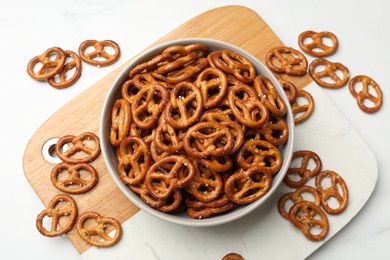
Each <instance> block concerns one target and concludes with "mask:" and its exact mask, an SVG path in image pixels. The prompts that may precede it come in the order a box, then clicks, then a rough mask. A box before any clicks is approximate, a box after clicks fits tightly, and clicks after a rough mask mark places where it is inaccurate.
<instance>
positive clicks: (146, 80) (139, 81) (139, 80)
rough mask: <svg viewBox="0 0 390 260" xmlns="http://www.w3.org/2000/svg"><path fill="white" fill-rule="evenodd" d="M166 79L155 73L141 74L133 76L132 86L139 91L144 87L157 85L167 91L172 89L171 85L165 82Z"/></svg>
mask: <svg viewBox="0 0 390 260" xmlns="http://www.w3.org/2000/svg"><path fill="white" fill-rule="evenodd" d="M166 81H167V79H166V77H164V76H162V75H160V74H158V73H156V72H143V73H139V74H137V75H135V76H134V78H133V84H134V86H135V87H136V88H138V89H141V88H143V87H144V86H147V85H150V84H154V83H158V84H160V85H162V86H164V87H166V88H167V89H170V88H173V85H172V84H170V83H168V82H166Z"/></svg>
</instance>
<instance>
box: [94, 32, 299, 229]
mask: <svg viewBox="0 0 390 260" xmlns="http://www.w3.org/2000/svg"><path fill="white" fill-rule="evenodd" d="M192 43H202V44H205V45H206V46H208V48H209V51H210V52H211V51H216V50H222V49H227V50H232V51H235V52H237V53H239V54H241V55H243V56H244V57H246V58H247V59H249V61H251V62H252V63H253V65H254V66H255V68H256V71H257V74H258V75H263V76H266V77H268V78H269V79H270V80H271V82H272V83H273V84H274V86H276V88H277V91H278V92H279V94H280V96H281V97H282V99H283V101H284V102H285V104H289V101H288V99H287V96H286V94H285V92H284V91H283V89H282V87H281V86H280V84H279V82H278V81H277V79H276V78H275V77H274V75H273V74H272V72H271V71H270V70H269V69H268V68H267V67H266V66H265V65H264V64H263V63H261V62H260V61H259V60H258V59H257V58H256V57H255V56H253V55H251V54H250V53H248V52H247V51H245V50H243V49H241V48H239V47H237V46H234V45H232V44H229V43H226V42H222V41H219V40H214V39H208V38H207V39H206V38H185V39H179V40H173V41H169V42H165V43H163V44H160V45H158V46H155V47H153V48H151V49H149V50H147V51H145V52H144V53H142V54H140V55H138V56H137V57H136V58H134V59H133V60H132V61H131V62H130V63H129V64H128V65H127V66H126V67H125V68H124V69H123V70H122V71H121V72H120V73H119V75H118V76H117V78H116V80H115V81H114V82H113V84H112V86H111V88H110V89H109V91H108V93H107V96H106V98H105V100H104V104H103V108H102V113H101V119H100V145H101V150H102V156H103V159H104V162H105V164H106V167H107V170H108V172H109V173H110V175H111V177H112V179H113V180H114V182H115V184H116V185H117V186H118V188H119V189H120V190H121V191H122V192H123V194H124V195H125V196H126V197H127V198H128V199H129V200H130V201H131V202H132V203H133V204H134V205H135V206H137V207H138V208H140V209H141V210H144V211H145V212H147V213H150V214H151V215H153V216H155V217H157V218H159V219H161V220H164V221H167V222H170V223H175V224H179V225H185V226H195V227H207V226H215V225H220V224H224V223H228V222H231V221H234V220H237V219H240V218H242V217H244V216H245V215H247V214H249V213H250V212H253V211H254V210H256V209H258V208H259V207H260V206H261V205H262V204H264V203H265V202H266V201H267V200H268V199H269V198H270V197H271V196H272V195H273V194H274V192H275V191H276V190H277V188H278V187H279V185H280V183H281V182H282V180H283V178H284V176H285V174H286V172H287V169H288V167H289V165H290V162H291V158H292V153H293V142H294V119H293V115H292V111H291V107H290V106H289V105H287V113H286V116H285V120H286V122H287V125H288V128H289V134H288V140H287V142H286V143H284V144H283V145H281V146H279V149H280V151H281V154H282V158H283V163H282V166H281V168H280V170H279V172H278V173H277V174H276V175H274V177H273V181H272V185H271V187H270V189H269V191H268V192H267V193H266V194H265V195H264V196H263V197H261V198H260V199H258V200H257V201H255V202H253V203H251V204H246V205H241V206H239V207H237V208H236V209H234V210H233V211H230V212H227V213H224V214H221V215H216V216H212V217H209V218H202V219H193V218H190V217H188V216H187V214H186V213H185V212H184V213H181V214H177V215H176V214H169V213H163V212H160V211H158V210H156V209H153V208H151V207H149V206H148V205H146V204H145V203H144V202H143V201H142V200H141V198H140V197H139V196H138V195H137V194H135V193H134V192H133V191H131V190H130V189H129V188H128V187H127V186H126V185H125V184H124V183H123V182H122V181H121V179H120V178H119V175H118V172H117V165H118V163H117V159H116V153H115V148H114V147H113V146H112V145H111V143H110V140H109V135H110V126H111V111H112V106H113V104H114V102H115V100H116V99H118V98H120V97H121V86H122V84H123V83H124V82H125V81H126V80H127V79H128V75H129V72H130V70H131V69H132V68H133V67H135V66H136V65H137V64H140V63H142V62H145V61H147V60H150V58H152V57H154V56H156V55H157V54H160V53H161V52H162V51H163V50H164V49H165V48H167V47H168V46H172V45H188V44H192Z"/></svg>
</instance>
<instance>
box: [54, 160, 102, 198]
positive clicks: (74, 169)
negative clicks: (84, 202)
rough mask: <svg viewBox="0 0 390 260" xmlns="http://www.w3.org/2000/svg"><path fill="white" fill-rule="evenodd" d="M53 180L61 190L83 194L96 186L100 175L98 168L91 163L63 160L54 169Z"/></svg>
mask: <svg viewBox="0 0 390 260" xmlns="http://www.w3.org/2000/svg"><path fill="white" fill-rule="evenodd" d="M62 175H64V176H62ZM51 182H52V183H53V185H54V186H55V187H56V188H57V189H59V190H60V191H63V192H66V193H70V194H81V193H85V192H87V191H89V190H91V189H92V188H93V187H95V186H96V184H97V182H98V175H97V172H96V169H95V168H94V167H93V166H92V165H90V164H87V163H78V164H68V163H65V162H62V163H59V164H57V165H56V166H54V168H53V169H52V171H51Z"/></svg>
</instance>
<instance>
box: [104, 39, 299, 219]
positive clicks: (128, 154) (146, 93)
mask: <svg viewBox="0 0 390 260" xmlns="http://www.w3.org/2000/svg"><path fill="white" fill-rule="evenodd" d="M264 84H266V85H264ZM255 85H256V86H255ZM167 93H168V94H167ZM268 96H269V97H268ZM118 100H121V102H124V100H125V102H127V103H128V105H126V107H127V108H128V107H130V110H131V111H130V114H131V116H130V117H129V116H128V117H129V118H127V119H126V120H129V121H130V124H129V127H128V129H121V134H120V135H115V136H116V138H115V140H114V142H112V143H111V141H110V135H111V136H112V134H110V133H111V131H117V126H116V125H117V122H116V123H115V124H114V125H113V124H112V122H115V120H114V121H112V115H116V117H117V118H121V117H120V116H118V115H117V114H118V110H117V108H116V107H115V106H114V104H115V103H116V102H117V101H118ZM113 111H116V112H115V113H113ZM119 113H120V112H119ZM149 122H152V123H149ZM100 123H101V125H100V130H101V132H100V135H101V139H100V140H101V148H102V154H103V158H104V160H105V163H106V166H107V169H108V170H109V173H110V174H111V177H112V178H113V180H114V181H115V183H116V184H117V185H118V187H119V188H120V189H121V191H122V192H123V193H124V194H125V195H126V197H127V198H128V199H129V200H130V201H131V202H133V203H134V204H135V205H136V206H137V207H139V208H141V209H143V210H145V211H146V212H148V213H150V214H152V215H154V216H156V217H158V218H160V219H163V220H166V221H169V222H172V223H176V224H182V225H187V226H213V225H218V224H222V223H227V222H230V221H233V220H235V219H238V218H240V217H242V216H244V215H246V214H248V213H250V212H252V211H253V210H255V209H256V208H258V207H259V206H260V205H261V204H263V203H264V202H265V201H266V200H267V199H268V198H270V197H271V195H272V193H273V192H274V191H275V190H276V188H277V187H278V186H279V184H280V183H281V181H282V180H283V177H284V175H285V174H286V172H287V169H288V166H289V163H290V161H291V158H292V148H293V141H294V120H293V117H292V111H291V107H290V105H289V101H288V98H287V96H286V94H285V92H284V90H283V88H282V87H281V86H280V84H279V82H278V81H277V80H276V78H275V77H274V76H273V74H272V73H271V72H270V71H269V70H268V69H267V68H266V66H264V65H263V64H262V63H261V62H260V61H258V60H257V58H256V57H254V56H253V55H251V54H250V53H248V52H246V51H244V50H242V49H240V48H238V47H237V46H234V45H231V44H229V43H225V42H221V41H217V40H213V39H204V38H188V39H181V40H175V41H171V42H166V43H163V44H161V45H159V46H156V47H154V48H152V49H149V50H148V51H146V52H145V53H142V54H141V55H139V56H138V57H136V58H135V59H134V60H132V61H131V62H130V63H129V64H128V65H127V67H126V68H125V69H124V70H123V71H122V72H121V73H120V74H119V76H118V78H117V79H116V81H115V82H114V83H113V86H112V87H111V89H110V91H109V93H108V95H107V97H106V100H105V103H104V105H103V109H102V116H101V122H100ZM123 125H126V126H127V123H126V124H123ZM129 137H133V138H140V139H142V140H143V142H142V143H144V145H143V146H142V152H141V150H140V148H139V144H138V143H136V142H135V143H134V144H133V145H132V146H129V147H128V148H126V149H124V148H122V149H119V148H120V147H121V142H122V141H123V142H126V140H127V139H128V138H129ZM120 139H122V140H120ZM250 140H259V141H261V142H260V143H261V145H251V142H249V143H248V141H250ZM255 143H256V144H257V142H255ZM118 144H119V145H118ZM145 145H146V148H147V149H146V150H147V151H145ZM122 146H123V145H122ZM118 149H119V150H118ZM238 158H239V160H240V163H239V162H238ZM149 160H150V166H148V167H144V166H142V165H145V162H146V161H149ZM148 164H149V163H148ZM118 165H119V166H118ZM242 165H247V166H248V167H245V169H243V168H242ZM141 166H142V167H141ZM146 168H147V171H146V173H145V169H146ZM252 168H253V169H252ZM242 170H244V171H245V172H247V173H241V172H242ZM236 172H237V173H236ZM235 173H236V175H234V174H235ZM233 175H234V176H244V177H245V178H244V177H243V178H241V177H240V178H235V179H234V181H230V184H229V188H227V187H225V184H226V182H227V180H228V179H229V177H230V176H233ZM131 176H142V177H141V178H140V179H137V182H135V183H133V184H131V183H129V182H123V179H126V177H131ZM124 177H125V178H124ZM265 178H266V179H265ZM230 179H232V178H230ZM264 183H267V186H266V187H265V188H262V186H263V185H264ZM227 190H228V191H229V194H235V197H236V198H238V197H240V198H250V199H244V200H238V199H235V200H234V199H233V200H232V199H231V198H232V196H231V195H229V196H226V194H225V191H227ZM229 197H230V199H229ZM252 198H254V199H252ZM222 201H223V203H222V204H221V202H222ZM227 205H229V206H227ZM194 212H197V213H196V214H194ZM203 212H204V214H203Z"/></svg>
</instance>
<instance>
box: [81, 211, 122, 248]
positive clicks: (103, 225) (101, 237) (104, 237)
mask: <svg viewBox="0 0 390 260" xmlns="http://www.w3.org/2000/svg"><path fill="white" fill-rule="evenodd" d="M91 222H93V224H92V223H91ZM88 223H89V224H92V225H88ZM111 226H112V227H113V228H114V229H115V235H114V236H113V237H111V236H109V232H110V230H108V229H109V227H111ZM76 227H77V232H78V233H79V235H80V237H81V238H82V239H83V240H84V241H85V242H87V243H88V244H91V245H94V246H97V247H109V246H113V245H115V244H116V243H118V242H119V240H120V238H121V236H122V226H121V224H120V223H119V221H118V220H116V219H114V218H111V217H103V216H102V215H100V214H99V213H96V212H93V211H87V212H84V213H83V214H81V215H80V216H79V217H78V219H77V225H76Z"/></svg>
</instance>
